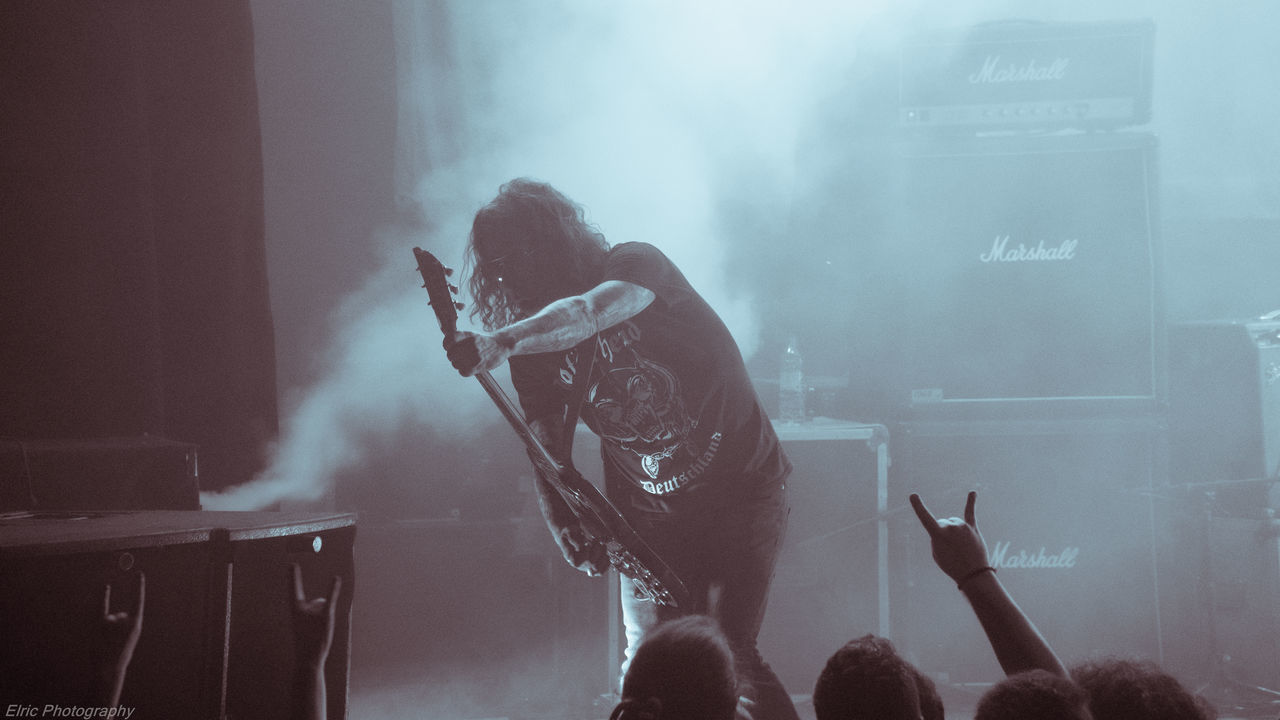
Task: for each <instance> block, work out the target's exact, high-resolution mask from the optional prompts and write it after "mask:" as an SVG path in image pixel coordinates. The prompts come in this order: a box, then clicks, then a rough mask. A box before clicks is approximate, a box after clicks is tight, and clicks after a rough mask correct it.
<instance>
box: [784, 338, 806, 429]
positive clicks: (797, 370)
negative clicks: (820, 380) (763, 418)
mask: <svg viewBox="0 0 1280 720" xmlns="http://www.w3.org/2000/svg"><path fill="white" fill-rule="evenodd" d="M778 419H779V420H781V421H782V422H784V423H798V422H802V421H804V419H805V415H804V357H803V356H801V355H800V347H799V346H798V345H797V344H796V338H795V336H794V335H792V336H791V338H790V339H789V340H787V349H786V350H784V351H783V353H782V370H781V371H780V372H779V373H778Z"/></svg>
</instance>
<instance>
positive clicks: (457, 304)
mask: <svg viewBox="0 0 1280 720" xmlns="http://www.w3.org/2000/svg"><path fill="white" fill-rule="evenodd" d="M464 307H466V306H465V305H463V304H462V303H460V302H456V303H454V304H453V309H454V310H461V309H462V308H464Z"/></svg>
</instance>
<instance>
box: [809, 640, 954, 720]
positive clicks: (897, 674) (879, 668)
mask: <svg viewBox="0 0 1280 720" xmlns="http://www.w3.org/2000/svg"><path fill="white" fill-rule="evenodd" d="M922 692H923V693H924V694H925V695H926V697H925V698H924V702H923V703H922V702H921V701H922ZM922 707H928V708H929V709H930V713H935V712H936V713H937V715H936V716H935V715H932V714H930V715H925V714H924V713H923V712H922V710H921V709H922ZM813 709H814V713H815V714H816V715H817V718H818V720H873V719H874V720H921V718H926V719H927V720H934V718H935V717H936V718H941V717H942V700H941V698H939V697H938V692H937V688H936V687H935V686H934V684H933V682H932V681H930V680H929V679H928V678H926V677H924V676H923V675H921V674H920V673H919V671H917V670H916V668H915V666H913V665H912V664H911V663H909V662H907V661H906V660H904V659H903V658H902V656H900V655H898V651H897V650H895V649H894V647H893V643H891V642H889V641H888V640H887V639H885V638H882V637H878V636H876V635H864V636H862V637H860V638H857V639H854V640H850V641H849V642H847V643H845V645H844V647H842V648H840V649H839V650H837V651H836V652H835V654H833V655H832V656H831V657H830V658H829V659H828V660H827V664H826V667H824V668H823V669H822V673H821V674H820V675H819V676H818V682H817V684H815V685H814V688H813Z"/></svg>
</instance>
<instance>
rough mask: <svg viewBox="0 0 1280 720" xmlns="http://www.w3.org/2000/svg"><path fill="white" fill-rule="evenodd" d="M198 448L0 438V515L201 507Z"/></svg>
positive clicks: (122, 440) (117, 440)
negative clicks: (14, 511) (18, 512)
mask: <svg viewBox="0 0 1280 720" xmlns="http://www.w3.org/2000/svg"><path fill="white" fill-rule="evenodd" d="M196 466H197V462H196V446H195V445H193V444H191V443H185V442H177V441H174V440H166V439H165V438H160V437H156V436H154V435H140V436H137V437H114V438H95V439H90V440H19V439H7V440H4V441H0V510H30V511H36V512H57V511H64V510H71V511H77V512H86V511H90V510H199V509H200V498H199V483H198V481H197V477H196Z"/></svg>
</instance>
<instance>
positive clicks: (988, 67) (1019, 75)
mask: <svg viewBox="0 0 1280 720" xmlns="http://www.w3.org/2000/svg"><path fill="white" fill-rule="evenodd" d="M1070 64H1071V59H1070V58H1061V57H1060V58H1057V59H1055V60H1054V61H1053V62H1052V63H1051V64H1049V65H1037V64H1036V61H1035V60H1034V59H1032V60H1028V61H1027V63H1026V64H1025V65H1015V64H1014V63H1012V62H1007V63H1005V64H1004V65H1003V66H1002V65H1001V64H1000V56H999V55H988V56H987V59H986V60H985V61H984V62H983V63H982V69H981V70H979V71H978V72H976V73H972V74H970V75H969V84H970V85H999V84H1003V83H1021V82H1049V81H1053V80H1061V79H1062V78H1063V77H1064V76H1066V74H1067V66H1068V65H1070Z"/></svg>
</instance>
